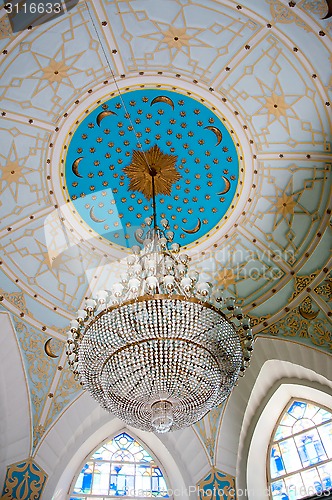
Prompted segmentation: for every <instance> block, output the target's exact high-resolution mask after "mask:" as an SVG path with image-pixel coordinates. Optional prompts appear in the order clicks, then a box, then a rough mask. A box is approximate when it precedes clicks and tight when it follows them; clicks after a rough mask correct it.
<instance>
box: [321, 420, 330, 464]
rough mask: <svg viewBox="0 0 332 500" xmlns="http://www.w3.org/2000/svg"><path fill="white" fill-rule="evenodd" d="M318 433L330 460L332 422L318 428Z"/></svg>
mask: <svg viewBox="0 0 332 500" xmlns="http://www.w3.org/2000/svg"><path fill="white" fill-rule="evenodd" d="M318 432H319V435H320V437H321V440H322V442H323V446H324V448H325V451H326V453H327V456H328V457H329V458H332V422H331V423H329V424H325V425H321V426H320V427H318Z"/></svg>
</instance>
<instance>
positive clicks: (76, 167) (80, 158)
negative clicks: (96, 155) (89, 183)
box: [71, 156, 84, 177]
mask: <svg viewBox="0 0 332 500" xmlns="http://www.w3.org/2000/svg"><path fill="white" fill-rule="evenodd" d="M83 158H84V156H80V157H79V158H76V160H75V161H74V162H73V164H72V166H71V169H72V171H73V174H75V175H76V177H83V175H81V174H80V173H79V171H78V166H79V164H80V162H81V161H82V160H83Z"/></svg>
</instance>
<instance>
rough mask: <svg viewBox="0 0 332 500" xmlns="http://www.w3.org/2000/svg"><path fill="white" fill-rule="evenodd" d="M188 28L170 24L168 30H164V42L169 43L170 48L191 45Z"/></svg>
mask: <svg viewBox="0 0 332 500" xmlns="http://www.w3.org/2000/svg"><path fill="white" fill-rule="evenodd" d="M186 31H187V30H186V28H175V27H173V26H169V28H168V30H167V31H163V32H162V34H163V37H164V39H163V42H165V43H167V45H168V46H169V48H170V49H178V48H180V47H182V46H185V47H189V45H190V43H189V42H190V39H191V38H192V37H191V36H190V35H188V34H187V33H186Z"/></svg>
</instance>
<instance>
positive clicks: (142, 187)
mask: <svg viewBox="0 0 332 500" xmlns="http://www.w3.org/2000/svg"><path fill="white" fill-rule="evenodd" d="M177 159H178V157H177V156H173V155H169V154H165V153H163V152H162V151H161V149H160V148H159V146H157V145H154V146H152V148H150V149H149V150H148V151H145V152H144V151H137V150H134V151H133V155H132V159H131V163H130V165H128V166H127V167H125V168H124V169H123V172H124V173H125V174H126V175H127V176H128V177H129V179H130V183H129V190H130V191H139V192H140V193H142V194H143V195H144V196H145V198H147V199H148V200H150V199H151V198H152V197H153V192H152V184H151V176H153V177H154V190H155V195H157V194H164V195H170V194H171V190H172V185H173V184H174V183H175V182H177V181H178V180H179V179H181V174H179V172H178V171H177V170H176V167H175V164H176V161H177Z"/></svg>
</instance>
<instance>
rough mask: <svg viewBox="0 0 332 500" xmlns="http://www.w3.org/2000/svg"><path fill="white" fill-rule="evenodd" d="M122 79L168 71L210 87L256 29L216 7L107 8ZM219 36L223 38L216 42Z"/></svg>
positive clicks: (177, 4) (236, 13) (131, 4)
mask: <svg viewBox="0 0 332 500" xmlns="http://www.w3.org/2000/svg"><path fill="white" fill-rule="evenodd" d="M105 12H106V14H107V16H108V18H109V19H117V22H116V23H110V28H109V29H110V30H112V36H113V38H114V39H115V40H116V42H117V46H118V50H119V52H120V54H121V55H122V58H123V60H124V61H126V64H125V66H124V71H125V73H127V72H133V71H141V70H142V69H143V68H145V71H148V70H158V71H171V72H176V73H180V74H181V75H186V76H188V77H192V75H194V77H195V78H197V79H202V80H203V81H207V82H210V81H211V80H213V79H214V78H215V77H216V76H217V74H218V73H219V72H220V71H221V69H222V68H223V67H224V66H227V62H228V60H229V58H230V57H231V56H232V54H234V53H236V52H237V51H238V50H239V49H240V48H242V47H243V46H244V45H245V44H246V42H247V40H248V39H250V38H251V37H252V36H253V35H254V34H255V32H256V31H257V30H258V28H259V26H258V25H257V24H256V23H254V22H253V21H252V20H251V19H248V18H247V17H246V16H243V15H242V14H240V12H239V11H236V10H235V11H234V10H233V9H230V8H228V7H226V6H225V5H222V4H221V3H220V2H214V1H205V2H204V4H202V2H192V1H188V2H177V1H174V0H169V1H168V2H167V9H160V5H159V4H158V3H156V2H145V1H141V0H139V1H137V0H135V1H129V2H121V3H113V2H107V3H106V6H105ZM221 35H222V36H221Z"/></svg>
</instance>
